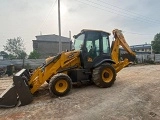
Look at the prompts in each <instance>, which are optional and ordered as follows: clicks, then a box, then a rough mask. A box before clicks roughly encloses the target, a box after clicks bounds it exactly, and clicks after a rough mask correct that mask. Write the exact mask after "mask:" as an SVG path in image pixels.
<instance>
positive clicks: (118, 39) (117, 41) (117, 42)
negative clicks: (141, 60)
mask: <svg viewBox="0 0 160 120" xmlns="http://www.w3.org/2000/svg"><path fill="white" fill-rule="evenodd" d="M112 33H113V36H114V41H113V42H112V47H111V57H112V60H113V61H114V62H115V63H116V64H114V67H115V70H116V72H117V73H118V72H119V71H120V70H121V69H123V68H124V67H126V66H127V65H129V64H130V62H129V61H128V59H127V58H125V59H124V60H123V61H120V60H119V54H120V53H119V46H122V47H123V48H124V49H125V50H126V51H127V52H128V53H129V54H131V55H133V56H135V55H136V54H135V53H134V52H133V51H132V50H131V49H130V47H129V45H128V44H127V42H126V40H125V38H124V36H123V34H122V32H121V30H118V29H115V30H113V31H112Z"/></svg>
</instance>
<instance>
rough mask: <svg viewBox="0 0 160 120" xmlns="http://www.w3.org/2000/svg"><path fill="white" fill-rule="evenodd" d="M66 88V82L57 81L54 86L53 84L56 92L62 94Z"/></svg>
mask: <svg viewBox="0 0 160 120" xmlns="http://www.w3.org/2000/svg"><path fill="white" fill-rule="evenodd" d="M67 88H68V83H67V82H66V80H59V81H58V82H57V83H56V84H55V89H56V91H57V92H59V93H63V92H64V91H66V90H67Z"/></svg>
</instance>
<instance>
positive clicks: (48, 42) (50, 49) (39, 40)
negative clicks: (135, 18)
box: [32, 34, 71, 58]
mask: <svg viewBox="0 0 160 120" xmlns="http://www.w3.org/2000/svg"><path fill="white" fill-rule="evenodd" d="M32 41H33V50H35V51H37V52H38V53H39V54H40V58H47V57H49V56H55V55H57V53H59V36H58V35H55V34H52V35H38V36H36V40H32ZM61 42H62V51H66V50H70V49H71V40H70V38H67V37H63V36H61Z"/></svg>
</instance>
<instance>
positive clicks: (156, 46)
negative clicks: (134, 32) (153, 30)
mask: <svg viewBox="0 0 160 120" xmlns="http://www.w3.org/2000/svg"><path fill="white" fill-rule="evenodd" d="M151 45H152V49H153V52H154V53H160V33H157V34H156V35H155V36H154V40H153V41H152V43H151Z"/></svg>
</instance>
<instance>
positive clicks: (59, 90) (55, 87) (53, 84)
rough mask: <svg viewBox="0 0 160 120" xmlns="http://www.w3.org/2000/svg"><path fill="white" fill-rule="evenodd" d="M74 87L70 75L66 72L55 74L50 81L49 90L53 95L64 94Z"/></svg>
mask: <svg viewBox="0 0 160 120" xmlns="http://www.w3.org/2000/svg"><path fill="white" fill-rule="evenodd" d="M71 88H72V81H71V79H70V77H69V76H68V75H66V74H64V73H59V74H56V75H54V76H53V77H52V78H51V79H50V81H49V91H50V93H51V95H52V96H64V95H66V94H67V93H69V91H70V90H71Z"/></svg>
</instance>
